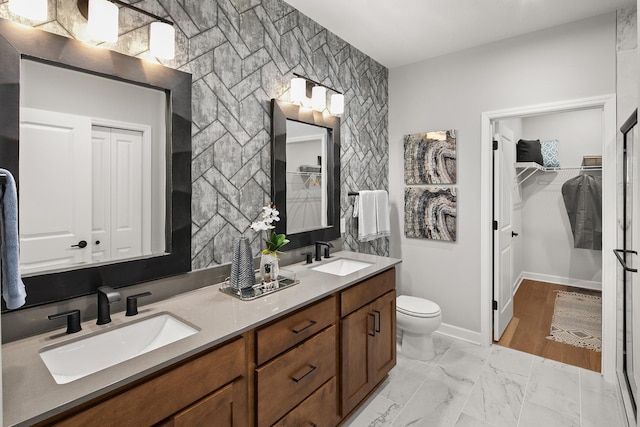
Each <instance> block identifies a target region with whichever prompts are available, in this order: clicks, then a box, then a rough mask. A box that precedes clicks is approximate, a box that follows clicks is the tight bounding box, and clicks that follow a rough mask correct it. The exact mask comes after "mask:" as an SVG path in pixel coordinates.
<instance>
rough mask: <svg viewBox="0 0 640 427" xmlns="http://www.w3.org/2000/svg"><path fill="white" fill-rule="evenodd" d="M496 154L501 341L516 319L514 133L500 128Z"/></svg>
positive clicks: (496, 320) (496, 326)
mask: <svg viewBox="0 0 640 427" xmlns="http://www.w3.org/2000/svg"><path fill="white" fill-rule="evenodd" d="M494 140H495V141H497V143H498V147H497V149H496V150H494V157H493V159H494V160H493V161H494V163H493V164H494V169H493V170H494V189H493V195H494V220H495V221H497V229H495V228H496V227H494V233H493V234H494V245H493V271H494V275H493V299H494V310H493V339H494V340H495V341H498V340H499V339H500V337H501V336H502V334H503V333H504V330H505V329H506V328H507V325H508V324H509V322H510V321H511V319H512V318H513V251H512V245H511V239H512V238H513V234H514V233H513V187H514V170H515V168H514V163H515V160H516V156H515V143H514V141H513V132H511V131H510V130H509V129H507V128H505V127H504V126H501V128H500V134H496V135H495V138H494Z"/></svg>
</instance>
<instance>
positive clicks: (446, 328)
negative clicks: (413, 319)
mask: <svg viewBox="0 0 640 427" xmlns="http://www.w3.org/2000/svg"><path fill="white" fill-rule="evenodd" d="M435 333H436V334H440V335H445V336H447V337H452V338H456V339H459V340H462V341H466V342H470V343H472V344H477V345H482V344H481V343H482V339H481V337H482V335H481V334H480V332H475V331H470V330H469V329H464V328H460V327H458V326H453V325H449V324H447V323H443V324H442V325H440V327H439V328H438V330H437V331H436V332H435Z"/></svg>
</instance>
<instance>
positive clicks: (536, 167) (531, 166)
mask: <svg viewBox="0 0 640 427" xmlns="http://www.w3.org/2000/svg"><path fill="white" fill-rule="evenodd" d="M514 166H515V168H516V176H515V180H516V182H517V183H518V184H522V183H524V182H525V181H526V180H527V179H529V178H531V177H532V176H533V175H534V174H535V173H536V172H560V171H601V170H602V166H574V167H560V168H546V167H544V166H542V165H541V164H539V163H536V162H516V163H515V165H514ZM525 174H526V175H525ZM522 175H525V177H524V178H522V179H520V180H518V179H519V178H520V177H521V176H522Z"/></svg>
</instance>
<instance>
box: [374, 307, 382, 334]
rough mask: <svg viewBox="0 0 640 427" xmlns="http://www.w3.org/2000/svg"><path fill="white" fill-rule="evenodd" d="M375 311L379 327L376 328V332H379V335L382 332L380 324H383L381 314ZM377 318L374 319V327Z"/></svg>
mask: <svg viewBox="0 0 640 427" xmlns="http://www.w3.org/2000/svg"><path fill="white" fill-rule="evenodd" d="M373 311H374V312H375V313H376V314H377V316H376V317H377V318H378V326H376V332H378V333H379V332H380V323H381V322H380V312H379V311H378V310H373ZM376 317H374V318H373V321H374V325H375V320H376Z"/></svg>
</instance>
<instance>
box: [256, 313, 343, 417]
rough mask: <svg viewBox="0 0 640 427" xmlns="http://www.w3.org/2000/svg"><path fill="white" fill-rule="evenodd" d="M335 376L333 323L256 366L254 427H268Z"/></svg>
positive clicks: (334, 333) (334, 328) (334, 329)
mask: <svg viewBox="0 0 640 427" xmlns="http://www.w3.org/2000/svg"><path fill="white" fill-rule="evenodd" d="M335 375H336V326H335V325H333V326H331V327H329V328H327V329H325V330H324V331H323V332H320V333H319V334H317V335H316V336H314V337H312V338H310V339H309V340H307V341H305V342H304V343H303V344H301V345H299V346H298V347H296V348H294V349H292V350H289V351H288V352H286V353H284V354H283V355H281V356H279V357H277V358H275V359H273V360H272V361H271V362H269V363H267V364H265V365H264V366H261V367H260V368H257V369H256V400H257V409H258V412H257V420H258V426H270V425H272V424H273V423H274V422H275V421H277V420H278V419H279V418H281V417H282V416H283V415H284V414H286V413H287V412H289V411H290V410H291V409H292V408H293V407H294V406H296V405H297V404H298V403H300V402H302V401H303V400H304V399H306V398H307V396H309V395H310V394H311V393H312V392H313V391H315V390H316V389H317V388H318V387H320V386H321V385H322V384H324V383H325V382H326V381H327V380H328V379H329V378H331V377H334V376H335Z"/></svg>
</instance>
